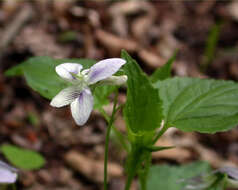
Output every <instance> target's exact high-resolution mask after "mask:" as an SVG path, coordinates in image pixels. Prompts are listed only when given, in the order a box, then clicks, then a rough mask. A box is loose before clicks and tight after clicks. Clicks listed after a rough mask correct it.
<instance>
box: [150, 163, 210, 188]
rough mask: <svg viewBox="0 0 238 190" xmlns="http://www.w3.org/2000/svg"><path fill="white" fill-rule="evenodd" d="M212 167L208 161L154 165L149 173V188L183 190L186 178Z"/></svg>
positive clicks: (207, 170)
mask: <svg viewBox="0 0 238 190" xmlns="http://www.w3.org/2000/svg"><path fill="white" fill-rule="evenodd" d="M210 171H211V168H210V166H209V164H208V163H206V162H194V163H192V164H187V165H184V166H169V165H161V166H152V167H151V168H150V171H149V175H148V182H147V189H148V190H155V189H161V190H183V187H184V183H183V181H186V179H189V178H192V177H195V176H198V175H200V174H204V173H205V174H206V173H209V172H210Z"/></svg>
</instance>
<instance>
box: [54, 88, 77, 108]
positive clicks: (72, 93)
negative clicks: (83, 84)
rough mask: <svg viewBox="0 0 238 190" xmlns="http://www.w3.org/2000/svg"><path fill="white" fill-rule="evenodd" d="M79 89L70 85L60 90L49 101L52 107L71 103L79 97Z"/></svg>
mask: <svg viewBox="0 0 238 190" xmlns="http://www.w3.org/2000/svg"><path fill="white" fill-rule="evenodd" d="M80 92H81V89H80V88H79V87H77V86H70V87H67V88H65V89H63V90H61V91H60V92H59V93H58V94H57V95H56V96H55V97H54V98H53V99H52V100H51V102H50V105H51V106H53V107H57V108H60V107H63V106H66V105H68V104H70V103H72V102H73V101H74V100H75V99H76V98H77V97H79V95H80Z"/></svg>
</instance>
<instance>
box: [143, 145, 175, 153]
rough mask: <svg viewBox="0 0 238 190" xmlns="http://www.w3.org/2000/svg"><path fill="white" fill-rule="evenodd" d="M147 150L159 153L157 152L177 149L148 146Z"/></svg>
mask: <svg viewBox="0 0 238 190" xmlns="http://www.w3.org/2000/svg"><path fill="white" fill-rule="evenodd" d="M145 148H146V149H147V150H149V151H150V152H157V151H161V150H167V149H171V148H175V147H174V146H147V147H145Z"/></svg>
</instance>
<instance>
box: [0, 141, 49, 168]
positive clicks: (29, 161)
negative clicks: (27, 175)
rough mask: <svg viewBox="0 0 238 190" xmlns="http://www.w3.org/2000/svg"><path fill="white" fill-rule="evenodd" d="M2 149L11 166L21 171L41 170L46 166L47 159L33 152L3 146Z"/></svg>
mask: <svg viewBox="0 0 238 190" xmlns="http://www.w3.org/2000/svg"><path fill="white" fill-rule="evenodd" d="M0 149H1V151H2V153H3V154H4V156H5V157H6V158H7V159H8V160H9V161H10V162H11V164H13V165H14V166H16V167H18V168H20V169H24V170H34V169H39V168H41V167H42V166H44V164H45V159H44V158H43V157H42V156H41V155H40V154H39V153H37V152H34V151H32V150H26V149H23V148H19V147H17V146H13V145H2V146H1V147H0Z"/></svg>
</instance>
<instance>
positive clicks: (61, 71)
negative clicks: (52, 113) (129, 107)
mask: <svg viewBox="0 0 238 190" xmlns="http://www.w3.org/2000/svg"><path fill="white" fill-rule="evenodd" d="M125 63H126V61H125V60H124V59H120V58H111V59H104V60H102V61H99V62H97V63H96V64H94V65H93V66H92V67H91V68H89V69H85V70H82V68H83V66H82V65H80V64H77V63H63V64H61V65H58V66H57V67H56V68H55V70H56V72H57V74H58V75H59V76H60V77H61V78H63V79H64V80H66V81H69V82H70V83H71V84H72V85H71V86H69V87H67V88H65V89H63V90H61V91H60V92H59V93H58V94H57V95H56V96H55V97H54V98H53V99H52V101H51V102H50V105H51V106H54V107H63V106H66V105H69V104H70V107H71V113H72V116H73V118H74V120H75V122H76V123H77V124H78V125H84V124H85V123H86V122H87V120H88V118H89V116H90V113H91V112H92V109H93V95H92V92H91V90H90V88H89V86H90V85H92V84H95V83H97V82H99V81H100V83H101V84H115V85H121V84H123V83H125V82H126V80H127V76H126V75H122V76H112V75H113V74H115V73H116V72H117V71H118V70H119V69H120V68H121V66H122V65H124V64H125ZM81 70H82V71H81Z"/></svg>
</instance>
